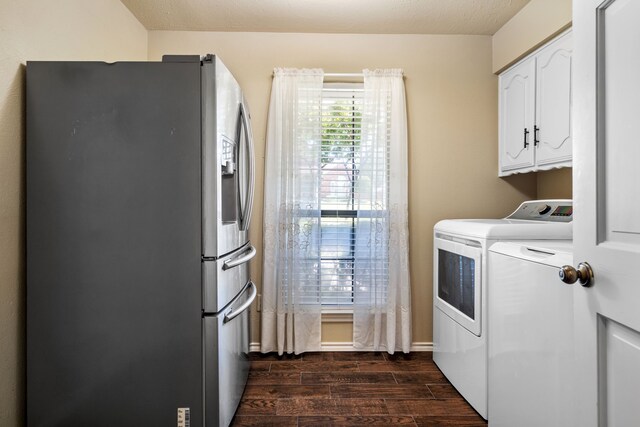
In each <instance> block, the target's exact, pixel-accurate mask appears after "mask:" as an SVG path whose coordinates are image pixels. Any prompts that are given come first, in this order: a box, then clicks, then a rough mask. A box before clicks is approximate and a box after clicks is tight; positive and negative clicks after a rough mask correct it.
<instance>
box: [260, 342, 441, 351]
mask: <svg viewBox="0 0 640 427" xmlns="http://www.w3.org/2000/svg"><path fill="white" fill-rule="evenodd" d="M321 345H322V350H321V351H370V350H356V349H354V348H353V343H350V342H326V341H325V342H322V344H321ZM249 351H251V352H259V351H260V343H259V342H252V343H251V344H249ZM411 351H433V343H432V342H414V343H412V344H411Z"/></svg>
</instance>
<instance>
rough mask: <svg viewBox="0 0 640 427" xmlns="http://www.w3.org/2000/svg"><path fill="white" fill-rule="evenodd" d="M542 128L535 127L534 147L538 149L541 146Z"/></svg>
mask: <svg viewBox="0 0 640 427" xmlns="http://www.w3.org/2000/svg"><path fill="white" fill-rule="evenodd" d="M539 133H540V128H539V127H538V126H535V125H534V126H533V146H534V147H537V146H538V144H540V134H539Z"/></svg>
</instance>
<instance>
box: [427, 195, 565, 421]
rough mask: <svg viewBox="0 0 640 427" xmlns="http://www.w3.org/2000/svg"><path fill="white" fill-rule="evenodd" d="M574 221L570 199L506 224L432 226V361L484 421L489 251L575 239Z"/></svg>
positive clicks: (523, 212)
mask: <svg viewBox="0 0 640 427" xmlns="http://www.w3.org/2000/svg"><path fill="white" fill-rule="evenodd" d="M572 219H573V205H572V202H571V200H533V201H528V202H524V203H522V204H521V205H520V206H519V207H518V209H516V210H515V211H514V212H513V213H512V214H511V215H509V216H508V217H506V218H503V219H451V220H443V221H440V222H438V223H437V224H436V226H435V227H434V250H433V252H434V268H433V270H434V280H433V290H434V295H433V305H434V310H433V360H434V362H435V363H436V364H437V365H438V367H439V368H440V370H441V371H442V372H443V373H444V374H445V376H446V377H447V378H448V379H449V381H450V382H451V383H452V384H453V386H454V387H455V388H456V389H457V390H458V392H460V394H461V395H462V396H463V397H464V398H465V399H466V400H467V401H468V402H469V403H470V404H471V406H473V407H474V408H475V410H476V411H478V413H479V414H480V415H482V417H484V418H485V419H487V415H488V411H487V364H488V360H487V321H486V315H487V291H488V289H490V287H491V284H490V283H489V282H488V277H489V276H488V269H490V268H491V265H489V263H488V262H487V258H488V251H489V247H490V246H491V245H492V244H494V243H496V242H498V241H518V240H572V227H571V221H572Z"/></svg>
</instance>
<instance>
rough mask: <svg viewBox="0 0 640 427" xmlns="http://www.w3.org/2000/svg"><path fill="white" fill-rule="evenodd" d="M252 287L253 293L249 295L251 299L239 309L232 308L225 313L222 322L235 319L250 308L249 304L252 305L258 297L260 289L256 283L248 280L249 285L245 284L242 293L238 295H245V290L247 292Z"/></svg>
mask: <svg viewBox="0 0 640 427" xmlns="http://www.w3.org/2000/svg"><path fill="white" fill-rule="evenodd" d="M249 289H251V295H249V299H248V300H247V301H246V302H245V303H244V304H242V305H241V306H240V307H238V308H237V309H235V310H234V309H233V308H232V309H231V310H230V311H228V312H227V313H226V314H225V315H224V320H223V321H222V323H228V322H231V321H232V320H233V319H235V318H236V317H238V316H240V315H241V314H242V313H243V312H244V311H245V310H246V309H248V308H249V306H251V304H252V303H253V301H254V300H255V299H256V296H257V295H258V289H257V288H256V285H255V284H254V283H253V282H252V281H251V280H249V281H248V282H247V285H246V286H245V288H244V290H243V291H242V293H240V294H239V295H238V298H239V297H240V296H241V295H243V294H244V293H245V292H247V290H249Z"/></svg>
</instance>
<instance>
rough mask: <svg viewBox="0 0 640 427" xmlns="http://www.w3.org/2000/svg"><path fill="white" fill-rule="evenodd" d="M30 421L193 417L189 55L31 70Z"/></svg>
mask: <svg viewBox="0 0 640 427" xmlns="http://www.w3.org/2000/svg"><path fill="white" fill-rule="evenodd" d="M26 102H27V147H26V159H27V168H26V182H27V184H26V187H27V202H26V205H27V207H26V212H27V219H26V228H27V237H26V240H27V423H28V425H29V426H49V425H51V426H53V425H64V426H98V427H100V426H142V425H157V426H160V425H167V426H172V425H173V426H175V425H177V411H178V408H189V409H190V415H191V425H192V426H200V425H201V424H202V375H203V373H202V364H201V360H202V318H201V266H200V262H201V261H200V255H201V203H200V196H201V190H200V183H201V178H200V149H201V145H200V136H201V134H200V64H199V63H191V64H190V63H168V64H167V63H165V64H163V63H114V64H106V63H50V62H31V63H29V64H28V65H27V99H26Z"/></svg>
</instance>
